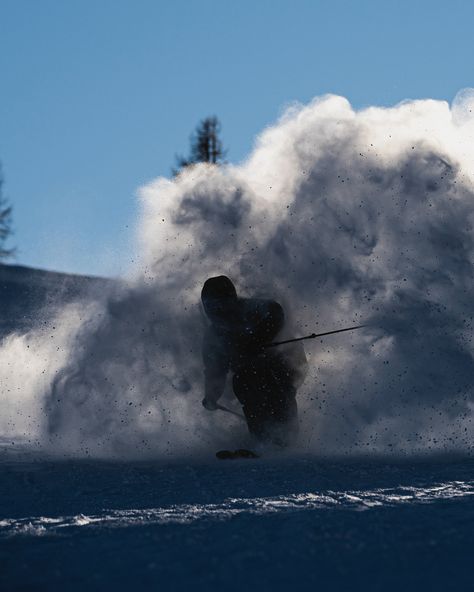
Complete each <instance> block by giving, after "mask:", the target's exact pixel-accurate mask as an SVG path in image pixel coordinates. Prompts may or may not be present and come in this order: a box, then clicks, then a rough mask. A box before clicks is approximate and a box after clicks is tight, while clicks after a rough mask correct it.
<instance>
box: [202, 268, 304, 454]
mask: <svg viewBox="0 0 474 592" xmlns="http://www.w3.org/2000/svg"><path fill="white" fill-rule="evenodd" d="M201 299H202V304H203V307H204V311H205V313H206V315H207V318H208V319H209V321H210V324H209V326H208V327H207V330H206V332H205V335H204V343H203V362H204V377H205V397H204V399H203V401H202V404H203V406H204V407H205V408H206V409H207V410H209V411H213V410H215V409H218V405H217V401H218V400H219V398H220V397H221V395H222V393H223V391H224V387H225V382H226V377H227V374H228V372H229V371H230V372H231V373H232V386H233V390H234V394H235V396H236V397H237V399H238V400H239V402H240V403H241V405H242V409H243V412H244V415H245V419H246V420H247V425H248V429H249V432H250V433H251V434H253V435H254V436H255V437H256V438H257V439H259V440H261V441H270V442H273V443H275V444H278V445H283V446H284V445H287V444H289V443H290V442H291V441H292V440H293V438H294V437H295V435H296V433H297V428H298V421H297V415H298V410H297V403H296V391H297V388H298V387H299V386H300V384H301V383H302V382H303V379H304V375H305V372H306V357H305V354H304V349H303V347H302V345H301V344H300V343H298V344H291V345H289V346H283V347H274V348H266V347H265V345H267V344H269V343H271V342H272V341H273V340H274V339H275V337H276V336H277V335H278V334H279V333H280V332H281V330H282V329H283V326H284V324H285V315H284V312H283V308H282V307H281V305H280V304H278V302H275V301H274V300H262V299H255V298H239V297H238V296H237V292H236V289H235V287H234V284H233V283H232V281H231V280H230V279H229V278H228V277H226V276H218V277H213V278H209V279H208V280H206V282H205V283H204V287H203V289H202V293H201Z"/></svg>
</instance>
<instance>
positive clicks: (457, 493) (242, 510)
mask: <svg viewBox="0 0 474 592" xmlns="http://www.w3.org/2000/svg"><path fill="white" fill-rule="evenodd" d="M471 495H474V481H448V482H445V483H437V484H435V485H432V486H430V487H409V486H403V487H397V488H378V489H373V490H366V491H364V490H362V491H358V490H354V491H325V492H324V493H298V494H290V495H280V496H275V497H255V498H229V499H227V500H225V501H224V502H222V503H220V504H181V505H175V506H170V507H163V508H147V509H129V510H104V511H103V512H102V513H99V514H91V515H84V514H77V515H74V516H58V517H44V516H39V517H26V518H20V519H8V518H7V519H2V520H0V537H2V538H5V537H11V536H16V535H23V536H44V535H59V534H60V533H62V532H64V531H69V530H71V529H77V528H83V527H87V528H98V527H99V528H100V527H107V528H124V527H128V526H140V525H166V524H188V523H191V522H195V521H197V520H203V519H210V520H229V519H231V518H235V517H238V516H243V515H264V514H272V513H273V514H274V513H282V512H298V511H311V510H325V509H326V510H330V509H337V508H339V509H346V510H347V509H349V510H355V511H364V510H370V509H373V508H380V507H387V506H392V507H393V506H396V505H400V504H413V503H433V502H437V501H441V500H451V499H454V498H462V497H467V496H471Z"/></svg>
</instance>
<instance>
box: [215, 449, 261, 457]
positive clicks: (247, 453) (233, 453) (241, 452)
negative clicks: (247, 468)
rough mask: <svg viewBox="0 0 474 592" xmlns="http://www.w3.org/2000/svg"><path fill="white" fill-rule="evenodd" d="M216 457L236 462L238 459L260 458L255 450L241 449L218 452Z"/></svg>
mask: <svg viewBox="0 0 474 592" xmlns="http://www.w3.org/2000/svg"><path fill="white" fill-rule="evenodd" d="M216 457H217V458H218V459H219V460H235V459H236V458H259V455H258V454H257V453H256V452H254V451H253V450H248V449H246V448H239V449H238V450H218V451H217V452H216Z"/></svg>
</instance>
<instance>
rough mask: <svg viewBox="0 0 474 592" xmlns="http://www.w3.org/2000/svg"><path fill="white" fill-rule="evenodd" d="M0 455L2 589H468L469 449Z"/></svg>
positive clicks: (473, 514)
mask: <svg viewBox="0 0 474 592" xmlns="http://www.w3.org/2000/svg"><path fill="white" fill-rule="evenodd" d="M11 448H12V447H9V448H8V453H7V451H6V449H5V448H4V453H3V455H2V454H0V470H1V472H2V479H1V481H0V507H1V509H2V510H1V517H0V565H1V566H2V568H1V570H0V589H2V590H52V589H55V590H74V591H75V590H77V591H79V590H81V591H82V590H116V591H117V590H120V591H122V590H124V591H126V590H127V591H128V590H160V591H163V592H164V591H187V590H193V592H198V591H201V590H202V591H209V590H212V591H213V590H216V591H217V590H220V591H223V590H225V591H236V592H237V591H238V592H241V591H243V590H251V591H259V592H262V591H266V590H272V591H275V592H279V591H285V592H288V591H289V590H291V591H297V590H322V591H339V590H341V591H345V590H347V591H349V590H353V591H359V590H364V591H380V590H383V591H397V592H398V591H400V590H405V591H410V592H411V591H415V590H417V591H419V590H431V591H439V592H445V591H446V590H453V591H454V590H456V591H463V590H469V589H472V587H471V585H472V581H471V580H472V577H471V576H472V542H473V538H472V536H473V535H472V521H473V519H474V473H473V469H474V466H473V461H472V460H466V459H464V460H463V459H459V458H450V459H444V460H443V459H440V458H438V459H431V460H429V461H428V460H425V461H416V460H413V459H411V460H405V461H400V460H399V461H393V460H392V461H391V462H388V461H387V460H386V459H385V460H381V459H379V460H376V459H372V460H368V459H367V458H365V459H363V458H358V459H357V458H353V459H351V460H345V461H342V460H333V461H330V460H321V459H320V460H317V459H315V458H314V457H306V458H305V457H302V456H297V455H295V456H292V457H290V458H288V457H287V458H280V459H277V458H262V459H259V460H247V461H242V460H241V461H227V462H226V461H218V460H216V459H213V458H212V457H210V458H209V460H208V462H199V463H193V464H190V463H189V462H184V463H181V464H180V463H176V462H174V463H171V464H170V463H165V462H134V463H123V462H122V463H121V462H118V463H117V462H97V461H93V460H82V461H80V460H78V461H71V460H63V461H59V462H58V460H57V459H56V460H55V461H54V462H53V461H48V460H47V459H43V460H40V459H38V458H37V459H36V460H35V461H33V460H32V459H31V457H30V458H28V456H25V457H22V454H21V453H17V454H13V451H12V450H11Z"/></svg>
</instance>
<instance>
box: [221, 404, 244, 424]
mask: <svg viewBox="0 0 474 592" xmlns="http://www.w3.org/2000/svg"><path fill="white" fill-rule="evenodd" d="M216 407H217V409H220V410H221V411H227V413H232V415H236V416H237V417H240V419H243V420H244V421H245V417H244V416H243V415H242V413H238V412H237V411H232V409H229V408H228V407H224V405H219V403H216Z"/></svg>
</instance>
